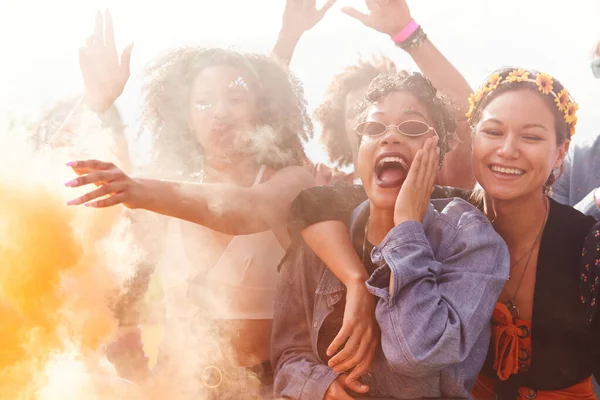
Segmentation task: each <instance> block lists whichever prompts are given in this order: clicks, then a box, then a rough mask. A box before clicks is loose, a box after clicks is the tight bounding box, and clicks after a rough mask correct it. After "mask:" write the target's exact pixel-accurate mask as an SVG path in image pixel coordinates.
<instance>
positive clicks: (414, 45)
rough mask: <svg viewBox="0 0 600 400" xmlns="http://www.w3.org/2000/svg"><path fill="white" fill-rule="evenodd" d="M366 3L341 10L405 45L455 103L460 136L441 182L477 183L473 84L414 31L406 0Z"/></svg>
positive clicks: (425, 37)
mask: <svg viewBox="0 0 600 400" xmlns="http://www.w3.org/2000/svg"><path fill="white" fill-rule="evenodd" d="M367 5H368V6H369V13H368V14H364V13H362V12H360V11H358V10H356V9H354V8H350V7H345V8H343V9H342V11H344V12H345V13H346V14H348V15H350V16H351V17H354V18H356V19H357V20H359V21H360V22H362V23H363V24H364V25H366V26H368V27H370V28H372V29H374V30H376V31H378V32H381V33H383V34H386V35H388V36H389V37H390V38H391V39H392V40H394V41H395V43H396V45H397V46H398V47H399V48H402V49H404V50H405V51H406V52H407V53H408V54H409V55H410V56H411V57H412V59H413V60H414V61H415V63H416V64H417V66H418V67H419V69H420V70H421V72H422V73H423V75H425V76H426V77H427V78H428V79H429V80H430V81H431V83H432V84H433V86H435V88H436V89H438V90H439V91H441V92H442V93H444V94H445V95H446V96H447V97H449V98H450V101H451V102H452V103H453V104H455V105H456V110H455V114H456V118H457V120H458V127H457V132H456V133H457V138H458V140H457V141H456V142H455V143H453V144H452V147H453V149H454V150H453V151H452V152H450V153H449V154H447V155H446V157H445V165H446V166H447V167H446V168H444V169H442V171H440V175H439V177H438V182H439V184H441V185H445V186H454V187H461V188H464V189H471V188H472V187H473V183H474V177H473V171H472V168H471V163H470V159H471V128H470V127H469V124H468V123H467V122H466V117H465V114H466V112H467V111H468V109H469V102H468V99H469V95H470V94H471V92H472V89H471V87H470V86H469V84H468V83H467V81H466V79H465V78H464V77H463V76H462V74H461V73H460V72H459V71H458V70H457V69H456V68H455V67H454V65H452V63H450V61H448V59H447V58H446V57H445V56H444V55H443V54H442V53H441V52H440V51H439V50H438V49H437V48H436V47H435V45H434V44H433V43H432V42H431V41H430V40H429V38H428V37H427V36H426V35H425V34H424V31H418V30H417V31H415V27H416V26H417V25H416V22H414V21H413V19H412V16H411V14H410V9H409V7H408V4H407V3H406V1H405V0H395V1H387V2H374V1H367ZM411 32H412V34H410V33H411ZM402 39H403V40H402Z"/></svg>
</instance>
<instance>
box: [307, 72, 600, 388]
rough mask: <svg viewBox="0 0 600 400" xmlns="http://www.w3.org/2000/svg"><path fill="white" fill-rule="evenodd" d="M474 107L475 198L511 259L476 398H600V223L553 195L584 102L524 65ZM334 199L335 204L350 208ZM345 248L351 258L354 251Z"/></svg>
mask: <svg viewBox="0 0 600 400" xmlns="http://www.w3.org/2000/svg"><path fill="white" fill-rule="evenodd" d="M470 102H471V104H472V109H471V110H470V111H469V114H468V115H469V120H470V123H471V125H472V126H473V137H474V140H473V168H474V171H475V176H476V178H477V181H478V182H479V183H480V185H481V187H482V188H483V190H480V191H477V192H475V193H473V194H470V195H469V199H470V200H471V201H472V202H473V203H475V204H476V205H477V206H478V207H479V208H480V209H481V210H482V211H483V212H484V213H485V214H486V216H487V217H488V218H489V219H490V220H491V221H492V222H493V224H494V227H495V229H496V231H497V232H498V233H499V234H500V235H501V236H502V238H503V239H504V240H505V241H506V243H507V244H508V246H509V250H510V255H511V265H510V276H509V278H508V280H507V282H506V283H505V285H504V288H503V290H502V293H501V295H500V297H499V299H498V302H497V304H496V306H495V310H494V312H493V315H492V318H491V320H492V340H491V345H490V349H489V353H488V358H487V360H486V362H485V364H484V367H483V370H482V373H481V375H480V376H479V379H478V380H477V383H476V385H475V387H474V390H473V393H472V395H473V397H474V398H476V399H482V400H483V399H492V398H494V399H505V400H525V399H534V398H536V399H545V400H551V399H552V400H563V399H564V400H567V399H568V400H571V399H585V400H592V399H596V398H597V397H596V395H594V393H593V390H592V377H591V375H592V373H594V374H595V376H596V377H598V376H600V375H599V374H598V372H599V371H600V348H599V347H598V337H599V335H600V316H599V314H598V312H597V309H598V304H597V303H598V298H599V297H600V284H599V283H598V282H599V280H600V278H599V276H600V266H599V265H600V261H599V260H600V239H599V238H600V227H599V226H598V225H596V226H594V224H595V222H596V221H595V220H594V219H593V218H591V217H586V216H584V215H583V214H581V213H580V212H578V211H576V210H574V209H573V208H571V207H567V206H563V205H560V204H558V203H556V202H555V201H553V200H551V199H549V198H548V197H547V194H548V191H549V188H550V187H551V185H552V183H553V182H554V181H555V179H556V178H557V177H558V176H560V171H561V169H562V161H563V158H564V156H565V153H566V151H567V148H568V145H569V141H570V139H571V137H572V135H573V134H574V133H575V125H576V122H577V117H576V111H577V105H576V104H575V103H574V101H573V99H572V98H571V96H570V94H569V92H568V91H567V90H566V89H565V88H564V87H563V86H562V84H561V83H560V82H559V81H558V80H556V79H555V78H553V77H551V76H550V75H548V74H545V73H540V72H537V71H527V70H524V69H514V70H513V69H506V70H500V71H497V72H496V73H494V74H492V75H491V76H490V78H489V79H488V80H486V82H485V83H484V84H483V85H482V87H481V89H480V90H479V91H477V92H476V93H474V94H473V95H472V96H471V100H470ZM378 131H381V128H379V130H374V131H373V132H378ZM467 194H468V193H467ZM328 200H329V202H330V203H333V205H332V207H335V204H336V203H339V204H343V201H342V200H337V201H332V199H331V198H329V199H328ZM334 215H335V214H330V215H329V216H326V217H325V216H322V217H321V218H319V219H315V220H313V221H310V222H311V223H314V222H319V221H324V220H327V219H334V218H335V217H334V218H331V217H332V216H334ZM316 226H318V225H316ZM313 229H314V227H310V228H309V229H308V230H313ZM305 236H307V235H306V234H305ZM337 240H339V239H337ZM344 240H345V239H344ZM321 245H322V246H325V245H328V244H327V243H322V244H321ZM329 245H330V246H331V244H329ZM311 246H313V244H312V243H311ZM582 247H583V252H582ZM338 251H339V253H340V254H347V253H349V252H350V251H349V249H348V247H347V245H346V248H345V249H343V248H342V247H339V250H338Z"/></svg>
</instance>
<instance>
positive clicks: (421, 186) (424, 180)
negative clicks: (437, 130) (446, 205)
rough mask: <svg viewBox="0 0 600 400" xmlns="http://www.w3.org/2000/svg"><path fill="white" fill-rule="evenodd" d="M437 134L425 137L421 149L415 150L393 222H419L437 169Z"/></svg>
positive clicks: (426, 205) (438, 154) (438, 158)
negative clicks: (425, 139)
mask: <svg viewBox="0 0 600 400" xmlns="http://www.w3.org/2000/svg"><path fill="white" fill-rule="evenodd" d="M438 141H439V138H438V137H437V136H435V137H433V138H429V139H427V141H425V145H424V146H423V148H422V149H419V151H417V154H416V155H415V158H414V160H413V162H412V164H411V166H410V170H409V171H408V176H407V177H406V180H405V181H404V183H403V184H402V188H401V189H400V193H398V198H397V199H396V206H395V209H394V223H395V224H396V225H398V224H401V223H402V222H405V221H418V222H421V221H422V220H423V217H424V216H425V213H426V212H427V209H428V208H429V199H430V197H431V193H432V192H433V182H434V181H435V177H436V175H437V172H438V169H439V161H440V148H439V147H438Z"/></svg>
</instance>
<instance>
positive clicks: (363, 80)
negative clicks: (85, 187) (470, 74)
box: [273, 0, 474, 189]
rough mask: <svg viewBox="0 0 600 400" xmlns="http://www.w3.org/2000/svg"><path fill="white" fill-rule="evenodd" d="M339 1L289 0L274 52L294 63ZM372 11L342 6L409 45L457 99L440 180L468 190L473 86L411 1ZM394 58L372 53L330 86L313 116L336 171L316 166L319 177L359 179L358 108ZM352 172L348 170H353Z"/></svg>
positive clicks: (376, 3)
mask: <svg viewBox="0 0 600 400" xmlns="http://www.w3.org/2000/svg"><path fill="white" fill-rule="evenodd" d="M333 3H335V1H332V0H329V1H328V2H327V3H326V4H325V5H324V6H323V7H322V8H320V9H318V8H316V7H315V1H314V0H288V1H287V2H286V8H285V11H284V15H283V23H282V27H281V31H280V33H279V38H278V41H277V43H276V45H275V47H274V49H273V53H274V54H275V55H276V56H278V57H279V58H280V59H282V60H285V61H286V62H289V61H290V60H291V58H292V56H293V53H294V49H295V47H296V45H297V43H298V41H299V40H300V38H301V36H302V35H303V34H304V33H305V32H306V31H308V30H310V29H312V28H313V27H314V26H315V25H316V24H317V23H319V22H320V21H321V20H322V18H323V17H324V16H325V14H326V12H327V11H328V10H329V9H330V8H331V6H333ZM366 6H367V7H368V9H369V13H368V14H363V13H361V12H359V11H358V10H356V9H353V8H348V7H346V8H343V9H342V11H343V12H344V13H346V14H347V15H349V16H350V17H352V18H354V19H356V20H358V21H360V22H361V23H363V24H364V25H365V26H367V27H369V28H371V29H373V30H375V31H377V32H380V33H383V34H385V35H387V36H388V37H389V38H390V39H391V40H392V41H393V43H394V44H395V45H396V46H397V47H398V48H400V49H402V50H404V51H405V52H406V53H407V54H408V55H409V56H410V57H411V58H412V59H413V61H414V62H415V64H416V65H417V66H418V68H419V69H420V71H421V72H422V73H423V75H425V76H426V77H427V78H428V79H430V80H431V81H432V82H433V85H434V86H435V87H436V88H437V89H439V90H440V91H441V92H443V93H445V94H446V95H447V96H448V98H449V99H452V103H453V104H452V110H453V113H454V115H455V116H456V118H457V119H458V127H457V131H456V133H457V135H456V137H455V139H454V140H453V142H452V143H451V148H452V152H450V153H449V154H448V155H447V156H446V158H445V161H444V167H443V168H442V170H441V171H440V173H439V174H438V176H437V178H436V183H438V184H440V185H446V186H454V187H460V188H465V189H470V188H472V187H473V184H474V180H473V171H472V169H471V164H470V157H469V156H470V151H471V133H470V129H469V124H468V123H467V121H466V118H465V117H464V114H465V113H466V111H467V110H468V107H469V105H468V102H467V99H468V97H469V94H470V93H471V88H470V86H469V84H468V83H467V81H466V80H465V78H464V77H463V76H462V75H461V74H460V72H459V71H458V70H457V69H456V68H455V67H454V66H453V65H452V64H451V63H450V62H449V61H448V59H446V57H445V56H444V55H443V54H442V53H441V52H440V51H439V50H438V49H437V48H436V47H435V45H434V44H433V43H432V42H431V41H430V40H429V38H428V37H427V35H426V34H425V33H424V31H423V29H422V28H421V27H420V26H419V24H417V23H416V22H415V21H414V20H413V19H412V16H411V12H410V8H409V6H408V4H407V2H406V0H368V1H367V2H366ZM396 70H397V69H396V66H395V65H394V62H393V61H392V60H391V59H389V58H387V57H383V56H381V57H373V58H372V59H371V60H365V59H363V60H361V61H359V62H358V63H357V64H355V65H352V66H349V67H346V68H344V70H342V71H341V72H340V73H338V74H337V75H336V76H335V77H334V78H333V80H332V82H331V83H330V85H329V86H328V88H327V90H326V94H325V98H324V100H323V102H322V103H321V104H320V105H319V106H318V107H317V109H316V111H315V114H314V117H315V120H316V121H317V122H318V123H319V124H320V125H321V128H322V134H321V136H320V140H321V142H322V144H323V145H324V147H325V149H326V150H327V152H328V154H329V158H330V160H329V161H330V162H331V163H332V165H333V170H329V168H328V167H325V166H323V165H321V164H319V165H317V166H316V167H317V171H316V177H317V180H318V181H319V182H321V183H327V184H329V183H334V182H336V181H350V182H351V181H352V180H356V179H355V178H357V170H356V165H355V162H356V156H357V152H358V138H357V136H356V132H355V131H354V128H355V127H356V124H357V121H358V117H359V116H358V115H357V113H356V110H357V107H358V106H359V103H360V102H362V101H363V99H364V95H365V92H366V90H367V88H368V86H369V84H370V83H371V81H372V80H373V79H375V77H377V75H379V74H386V73H393V72H396ZM352 167H354V172H353V173H352V174H350V175H346V174H345V173H343V172H342V171H343V170H348V169H352Z"/></svg>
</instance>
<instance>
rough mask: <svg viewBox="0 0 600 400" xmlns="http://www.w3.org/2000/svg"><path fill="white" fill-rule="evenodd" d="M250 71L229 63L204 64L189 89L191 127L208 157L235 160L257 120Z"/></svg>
mask: <svg viewBox="0 0 600 400" xmlns="http://www.w3.org/2000/svg"><path fill="white" fill-rule="evenodd" d="M249 82H250V79H249V77H248V74H247V73H246V72H245V71H243V70H241V69H239V68H235V67H232V66H228V65H214V66H209V67H206V68H204V69H203V70H202V71H201V72H200V73H199V74H198V76H197V77H196V79H195V80H194V83H193V86H192V90H191V93H190V102H189V113H190V119H189V121H190V123H189V124H190V129H191V130H192V131H193V132H194V134H195V135H196V138H197V139H198V142H199V143H200V144H201V145H202V147H203V148H204V152H205V155H206V158H207V161H208V162H210V160H213V161H219V160H220V161H227V160H234V161H235V158H236V157H238V156H240V155H241V154H242V153H243V147H244V144H245V143H247V141H248V140H250V138H251V136H252V134H253V133H254V130H255V127H256V123H257V101H256V96H255V95H254V94H253V91H252V87H251V85H250V83H249Z"/></svg>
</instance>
